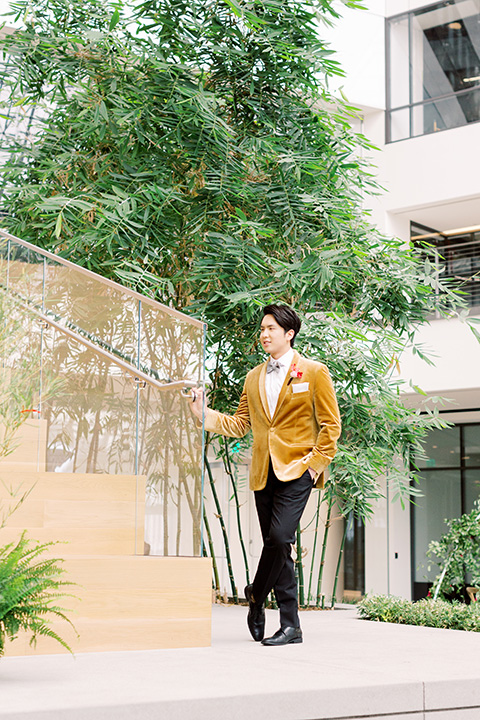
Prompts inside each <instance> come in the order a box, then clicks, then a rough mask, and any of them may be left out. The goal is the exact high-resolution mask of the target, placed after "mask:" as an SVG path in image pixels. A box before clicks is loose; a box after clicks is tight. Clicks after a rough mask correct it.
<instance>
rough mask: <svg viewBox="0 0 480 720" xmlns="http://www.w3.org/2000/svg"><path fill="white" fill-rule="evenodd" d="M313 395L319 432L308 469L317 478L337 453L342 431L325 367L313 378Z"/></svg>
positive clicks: (335, 400) (335, 399) (331, 386)
mask: <svg viewBox="0 0 480 720" xmlns="http://www.w3.org/2000/svg"><path fill="white" fill-rule="evenodd" d="M314 393H315V394H314V410H315V418H316V420H317V423H318V425H319V427H320V431H319V433H318V435H317V440H316V443H315V446H314V448H313V449H312V454H311V458H310V460H309V467H311V468H312V469H313V470H315V472H316V473H317V476H318V475H319V474H320V473H322V472H323V471H324V470H325V469H326V468H327V467H328V465H330V463H331V462H332V460H333V458H334V456H335V453H336V452H337V440H338V438H339V437H340V433H341V431H342V424H341V420H340V412H339V410H338V404H337V398H336V395H335V390H334V387H333V383H332V379H331V377H330V373H329V372H328V368H327V367H326V366H325V365H322V366H321V367H320V370H319V371H318V374H317V377H316V378H315V391H314Z"/></svg>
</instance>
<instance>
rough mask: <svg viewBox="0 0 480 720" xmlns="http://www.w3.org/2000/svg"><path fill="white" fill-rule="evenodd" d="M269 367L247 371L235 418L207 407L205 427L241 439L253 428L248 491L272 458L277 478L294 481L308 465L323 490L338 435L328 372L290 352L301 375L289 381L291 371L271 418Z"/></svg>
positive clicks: (256, 486)
mask: <svg viewBox="0 0 480 720" xmlns="http://www.w3.org/2000/svg"><path fill="white" fill-rule="evenodd" d="M267 364H268V361H266V362H264V363H262V364H261V365H257V367H255V368H253V370H250V372H249V373H248V375H247V377H246V379H245V385H244V388H243V392H242V396H241V398H240V403H239V405H238V409H237V411H236V413H235V414H234V415H225V414H223V413H219V412H217V411H216V410H211V409H210V408H208V409H207V411H206V414H205V429H206V430H208V431H210V432H215V433H219V434H220V435H228V436H229V437H243V436H244V435H246V434H247V432H248V431H249V430H250V429H251V430H252V432H253V447H252V464H251V468H250V488H251V489H252V490H261V489H262V488H264V487H265V485H266V482H267V475H268V467H269V460H270V459H271V460H272V465H273V470H274V472H275V475H276V476H277V478H278V479H279V480H283V481H289V480H295V479H296V478H299V477H300V476H301V475H303V473H304V472H305V470H307V468H309V467H311V468H312V469H313V470H314V471H315V472H316V487H318V488H322V487H323V486H324V472H325V470H326V468H327V467H328V465H329V464H330V462H331V461H332V460H333V457H334V455H335V452H336V448H337V444H336V441H337V439H338V438H339V436H340V432H341V422H340V414H339V411H338V405H337V399H336V397H335V391H334V389H333V384H332V381H331V378H330V373H329V372H328V369H327V367H326V366H325V365H323V364H322V363H320V362H316V361H314V360H307V359H306V358H304V357H302V356H301V355H299V354H298V352H296V351H295V350H294V355H293V360H292V366H293V365H295V366H296V369H297V371H299V372H301V373H302V376H301V378H293V379H292V378H291V369H292V368H291V367H290V369H289V370H288V371H287V375H286V377H285V381H284V383H283V385H282V388H281V390H280V395H279V397H278V402H277V407H276V409H275V413H274V415H273V417H271V416H270V411H269V409H268V402H267V395H266V391H265V376H266V374H267Z"/></svg>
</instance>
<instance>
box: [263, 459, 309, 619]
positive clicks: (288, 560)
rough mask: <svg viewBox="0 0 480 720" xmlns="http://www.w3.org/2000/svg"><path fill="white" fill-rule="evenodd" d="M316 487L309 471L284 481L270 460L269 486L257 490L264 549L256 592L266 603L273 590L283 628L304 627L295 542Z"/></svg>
mask: <svg viewBox="0 0 480 720" xmlns="http://www.w3.org/2000/svg"><path fill="white" fill-rule="evenodd" d="M312 487H313V480H312V478H311V475H310V473H309V471H308V470H307V471H306V472H304V474H303V475H302V476H301V477H299V478H298V479H297V480H290V481H288V482H282V481H281V480H278V478H277V476H276V475H275V473H274V472H273V468H272V463H270V467H269V470H268V479H267V484H266V486H265V487H264V488H263V490H257V491H256V492H255V504H256V506H257V514H258V519H259V521H260V528H261V531H262V537H263V549H262V554H261V555H260V560H259V563H258V568H257V572H256V574H255V578H254V580H253V588H252V592H253V596H254V598H255V601H256V602H258V603H263V602H265V600H266V599H267V597H268V594H269V593H270V591H271V590H272V589H273V591H274V593H275V598H276V601H277V604H278V608H279V610H280V627H282V628H285V627H299V626H300V620H299V617H298V600H297V582H296V580H295V565H294V562H293V559H292V543H294V542H295V537H296V530H297V526H298V523H299V522H300V518H301V517H302V514H303V511H304V509H305V505H306V504H307V500H308V498H309V497H310V492H311V490H312Z"/></svg>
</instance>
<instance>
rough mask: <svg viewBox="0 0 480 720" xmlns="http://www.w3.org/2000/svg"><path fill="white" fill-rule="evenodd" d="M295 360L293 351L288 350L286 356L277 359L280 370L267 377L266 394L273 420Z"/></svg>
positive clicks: (268, 374)
mask: <svg viewBox="0 0 480 720" xmlns="http://www.w3.org/2000/svg"><path fill="white" fill-rule="evenodd" d="M292 360H293V349H292V348H290V350H287V352H286V353H285V355H282V357H280V358H277V362H278V363H279V364H280V369H279V370H275V371H274V372H270V373H267V374H266V376H265V393H266V395H267V402H268V409H269V410H270V418H273V416H274V414H275V408H276V407H277V403H278V396H279V395H280V390H281V389H282V385H283V383H284V380H285V377H286V375H287V372H288V371H289V369H290V365H291V364H292Z"/></svg>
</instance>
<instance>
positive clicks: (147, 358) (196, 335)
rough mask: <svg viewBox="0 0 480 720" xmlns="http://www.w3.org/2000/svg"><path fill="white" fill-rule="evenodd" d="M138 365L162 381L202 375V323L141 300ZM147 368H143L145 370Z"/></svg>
mask: <svg viewBox="0 0 480 720" xmlns="http://www.w3.org/2000/svg"><path fill="white" fill-rule="evenodd" d="M140 320H141V321H140V366H141V367H142V368H143V369H145V368H150V369H151V371H152V374H153V376H154V377H156V378H157V379H159V380H161V381H163V382H166V381H177V380H183V379H188V380H195V381H197V382H199V381H200V380H201V378H202V367H203V326H202V324H201V323H197V322H196V321H195V320H191V321H190V320H188V319H187V318H186V317H185V316H184V315H181V314H180V313H178V314H176V313H173V312H172V313H169V312H168V311H167V310H166V311H162V310H159V309H158V307H157V306H152V305H150V304H148V303H147V302H145V301H142V303H141V310H140ZM145 371H146V372H147V370H145Z"/></svg>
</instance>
